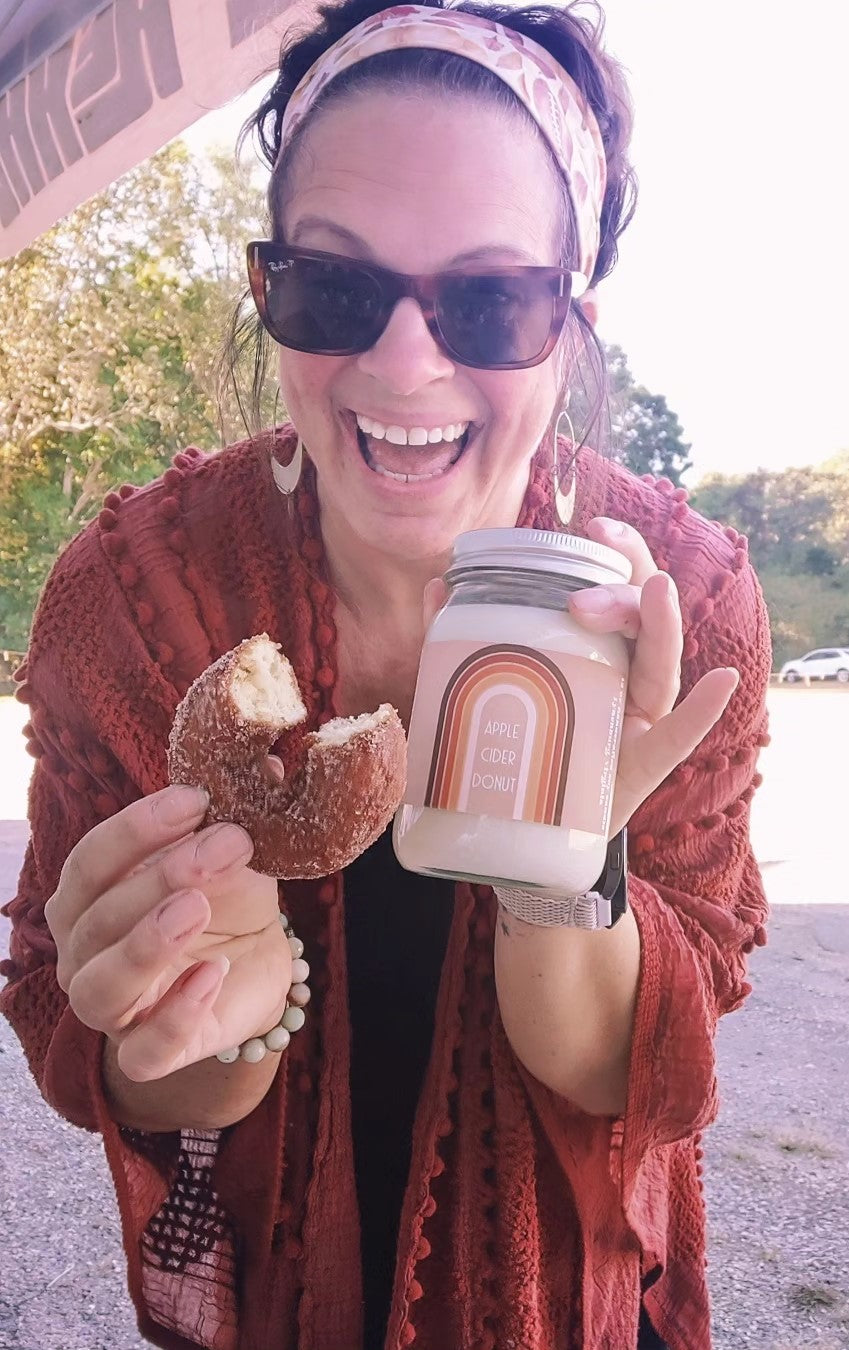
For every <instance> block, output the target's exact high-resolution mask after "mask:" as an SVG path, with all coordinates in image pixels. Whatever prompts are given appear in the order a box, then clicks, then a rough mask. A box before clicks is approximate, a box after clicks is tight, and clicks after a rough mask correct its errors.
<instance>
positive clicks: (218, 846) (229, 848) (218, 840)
mask: <svg viewBox="0 0 849 1350" xmlns="http://www.w3.org/2000/svg"><path fill="white" fill-rule="evenodd" d="M252 853H253V845H252V843H251V841H250V838H249V837H248V835H247V834H246V833H245V831H244V830H243V829H240V827H239V826H238V825H228V824H226V823H222V824H221V825H213V827H212V828H211V829H210V830H208V831H207V832H206V834H204V835H203V837H202V838H201V840H200V842H199V844H198V846H197V851H196V853H195V857H196V859H197V861H198V862H199V863H200V865H201V867H203V868H204V869H205V870H206V871H208V872H223V871H224V869H225V867H232V866H233V865H234V864H235V863H237V862H241V861H242V859H245V858H249V857H250V856H251V854H252Z"/></svg>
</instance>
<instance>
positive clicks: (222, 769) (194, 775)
mask: <svg viewBox="0 0 849 1350" xmlns="http://www.w3.org/2000/svg"><path fill="white" fill-rule="evenodd" d="M306 716H307V710H306V707H305V706H304V701H303V699H302V697H301V691H300V689H299V687H298V681H297V678H296V676H295V672H294V670H293V669H292V667H291V665H290V663H289V661H288V660H287V659H286V657H285V656H284V655H283V653H282V652H281V651H280V648H279V645H278V644H277V643H276V642H272V641H271V639H270V638H269V637H268V636H267V635H266V634H265V633H262V634H260V635H259V636H257V637H252V638H247V639H246V641H244V642H241V643H240V644H239V646H238V647H234V648H233V650H232V651H230V652H226V653H225V655H224V656H221V657H219V659H218V660H217V661H216V662H215V663H214V664H213V665H211V666H209V668H208V669H207V670H205V671H204V672H203V673H202V674H201V675H199V676H198V678H197V679H196V680H195V682H194V684H192V685H191V687H190V688H189V690H188V692H187V693H186V695H185V697H184V698H183V700H182V702H181V703H180V705H179V707H178V708H177V711H176V713H175V715H174V724H173V726H172V728H171V735H170V738H169V742H168V773H169V778H170V780H171V782H172V783H186V784H190V785H191V786H193V787H203V788H205V789H206V791H207V792H208V793H209V811H208V812H207V815H206V819H205V822H204V823H205V824H207V825H208V824H211V823H212V822H213V821H218V820H229V821H235V823H236V824H237V825H241V826H243V827H244V829H246V830H247V832H248V834H249V835H250V836H251V839H252V840H253V843H254V853H253V857H252V859H251V864H250V865H251V867H252V868H253V870H254V871H256V872H263V873H265V874H266V875H267V876H272V877H279V878H281V879H283V880H294V879H296V878H301V879H305V880H309V879H313V878H315V877H324V876H328V875H329V874H330V873H332V872H338V871H340V870H341V869H342V868H343V867H347V866H348V864H349V863H351V862H353V861H354V859H355V858H357V857H359V855H360V854H361V853H363V852H364V851H365V849H367V848H368V847H369V846H370V845H371V844H373V843H374V841H375V840H376V839H377V838H378V837H379V836H380V835H381V834H382V833H383V831H384V829H385V828H386V826H387V825H388V824H389V821H390V820H391V819H392V816H393V815H394V814H395V811H396V810H397V808H398V805H399V803H400V801H401V799H402V797H403V795H404V787H405V784H406V777H407V742H406V737H405V735H404V728H403V726H402V725H401V719H400V718H399V716H398V714H397V712H396V711H395V709H394V708H393V707H391V706H390V704H388V703H383V704H381V706H380V707H379V708H378V709H377V711H376V712H373V713H363V714H362V715H361V716H360V717H336V718H334V719H333V720H332V721H330V722H326V723H325V725H324V726H323V727H321V728H320V729H319V730H318V731H311V732H307V734H306V735H305V736H304V737H303V741H302V744H301V746H300V750H299V754H298V756H297V759H296V762H295V766H294V769H293V770H292V771H291V773H289V774H288V775H287V774H286V772H285V771H284V768H283V764H282V763H281V761H280V760H279V759H277V758H276V757H274V756H269V749H270V747H271V746H272V745H273V744H274V742H275V741H276V740H278V738H279V737H280V736H281V735H282V734H284V733H285V732H291V731H293V730H294V728H296V727H298V726H299V725H300V724H301V723H302V722H303V721H304V720H305V719H306Z"/></svg>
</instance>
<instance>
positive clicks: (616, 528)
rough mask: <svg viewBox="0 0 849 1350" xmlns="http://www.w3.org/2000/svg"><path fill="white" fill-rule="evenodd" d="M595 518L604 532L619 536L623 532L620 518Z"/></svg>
mask: <svg viewBox="0 0 849 1350" xmlns="http://www.w3.org/2000/svg"><path fill="white" fill-rule="evenodd" d="M596 520H597V521H598V523H599V525H601V526H602V527H603V528H604V530H605V533H607V534H612V535H615V536H616V538H620V537H621V536H622V535H623V534H624V533H625V525H624V524H623V522H622V521H621V520H614V519H613V518H612V516H596Z"/></svg>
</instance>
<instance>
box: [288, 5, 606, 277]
mask: <svg viewBox="0 0 849 1350" xmlns="http://www.w3.org/2000/svg"><path fill="white" fill-rule="evenodd" d="M399 48H428V49H434V50H439V51H446V52H452V53H453V54H454V55H456V56H464V57H466V59H467V60H469V61H474V62H476V63H477V64H478V65H480V66H485V67H486V69H487V70H491V71H492V73H493V74H494V75H497V76H498V77H499V79H501V80H503V81H504V83H505V84H506V85H508V86H509V88H510V89H512V90H513V93H514V94H515V95H516V97H517V98H518V99H519V100H520V102H521V103H523V104H524V106H525V107H526V108H527V110H528V112H529V113H530V114H531V116H532V117H533V119H534V121H535V122H536V124H537V126H538V127H539V129H540V131H541V132H542V133H543V135H544V136H545V138H546V140H547V141H548V144H549V145H550V146H551V149H552V150H553V152H554V155H555V157H556V159H557V162H558V164H559V165H560V167H561V169H562V170H563V174H564V176H565V178H566V183H567V186H568V189H569V195H570V197H571V200H572V206H573V208H574V212H575V219H576V221H577V224H578V243H579V251H580V271H581V273H582V275H583V276H584V277H585V279H586V283H587V285H589V283H590V281H591V280H592V275H593V271H594V269H595V264H596V259H597V258H598V249H599V228H600V224H599V223H600V220H601V206H602V201H603V199H604V189H605V185H606V182H607V161H606V159H605V154H604V145H603V143H602V139H601V132H600V131H599V128H598V123H597V122H596V119H595V117H594V116H593V113H592V111H591V109H590V108H589V106H588V104H587V101H586V99H585V98H584V96H583V94H582V93H581V91H580V90H579V88H578V86H577V85H576V84H575V81H574V80H573V79H572V77H571V76H570V75H568V74H567V73H566V71H565V70H564V69H563V67H562V66H561V65H559V64H558V63H557V61H555V60H554V57H552V56H550V55H549V54H548V52H547V51H545V49H544V48H543V47H541V46H540V45H539V43H538V42H534V41H533V40H532V39H531V38H528V37H525V36H524V35H523V34H522V33H516V32H513V30H512V29H510V28H505V27H504V26H503V24H500V23H494V22H493V21H492V20H491V19H480V18H478V17H477V16H476V15H473V14H463V13H461V12H459V11H457V10H451V9H448V10H440V9H431V8H430V7H429V6H426V5H396V6H394V8H392V9H385V10H383V11H381V13H380V14H373V15H372V16H371V17H370V18H368V19H365V20H364V22H363V23H360V24H357V26H356V28H352V29H351V31H350V32H349V33H346V34H345V36H344V37H343V38H340V39H339V41H338V42H335V43H334V44H333V46H332V47H329V48H328V50H327V51H326V52H325V53H324V55H323V56H320V57H319V58H318V60H317V61H316V62H315V64H314V65H313V66H312V67H311V68H310V69H309V70H308V71H307V73H306V75H305V76H304V78H303V79H302V80H301V82H300V84H299V85H298V87H297V88H296V89H295V91H294V93H293V94H292V96H291V98H290V99H289V102H288V104H287V105H286V111H285V113H284V114H283V125H282V127H281V133H280V149H281V151H282V150H283V149H284V147H285V146H286V145H288V144H289V142H290V141H291V140H292V137H293V136H294V135H295V132H296V131H297V129H298V127H299V126H300V125H301V124H302V122H303V120H304V118H305V117H306V116H307V114H308V112H309V111H310V109H311V108H312V106H313V105H314V103H315V101H316V99H317V98H319V96H320V95H321V94H322V93H323V92H324V90H325V89H326V88H327V85H328V84H329V83H330V81H331V80H333V79H335V77H336V76H337V75H339V74H341V72H342V71H343V70H347V69H348V68H349V67H350V66H354V65H357V64H358V63H359V62H360V61H364V60H366V58H367V57H370V56H377V55H378V54H379V53H381V52H388V51H396V50H398V49H399ZM573 294H574V292H573Z"/></svg>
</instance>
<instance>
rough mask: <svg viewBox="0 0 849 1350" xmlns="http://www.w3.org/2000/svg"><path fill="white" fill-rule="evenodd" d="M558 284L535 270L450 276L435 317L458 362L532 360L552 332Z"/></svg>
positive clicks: (517, 362)
mask: <svg viewBox="0 0 849 1350" xmlns="http://www.w3.org/2000/svg"><path fill="white" fill-rule="evenodd" d="M555 302H556V282H553V281H552V280H551V278H550V277H538V276H535V275H534V274H533V273H526V274H525V275H524V276H521V275H517V276H513V275H510V274H506V275H503V276H498V275H490V274H487V273H482V274H480V275H478V276H460V275H457V276H447V277H444V278H443V279H442V280H441V282H440V286H439V293H438V296H437V302H436V317H437V320H438V323H439V327H440V330H441V332H442V335H443V337H444V338H445V341H446V343H447V344H448V345H449V346H450V347H451V348H453V351H454V353H455V355H456V356H457V358H458V360H460V361H466V362H468V363H469V364H470V365H475V366H489V367H493V368H494V367H498V366H511V365H520V364H522V363H524V362H526V361H533V360H534V358H535V357H537V356H539V354H540V352H541V351H542V350H543V349H544V347H545V345H546V343H547V342H548V339H549V336H550V334H551V325H552V321H553V317H554V308H555Z"/></svg>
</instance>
